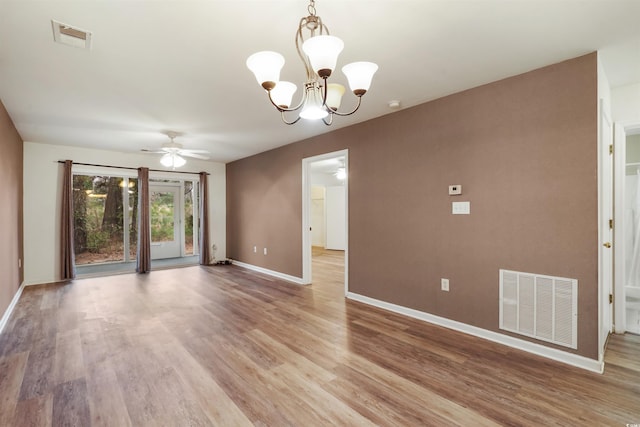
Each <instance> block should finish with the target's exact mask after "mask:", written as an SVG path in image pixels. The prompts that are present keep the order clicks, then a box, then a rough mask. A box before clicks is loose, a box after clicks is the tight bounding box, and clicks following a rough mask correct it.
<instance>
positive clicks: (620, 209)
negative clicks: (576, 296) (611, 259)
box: [615, 124, 640, 334]
mask: <svg viewBox="0 0 640 427" xmlns="http://www.w3.org/2000/svg"><path fill="white" fill-rule="evenodd" d="M616 143H617V146H616V148H617V149H618V150H619V151H620V154H619V157H617V159H616V160H618V161H617V162H616V163H617V171H616V196H617V197H616V223H617V224H620V227H617V228H616V242H618V244H617V248H618V252H617V254H616V258H617V263H616V264H617V267H616V292H615V301H616V309H615V318H616V319H615V326H616V327H615V329H616V332H618V333H624V332H630V333H633V334H640V126H627V127H626V128H625V127H623V126H619V127H618V125H617V124H616Z"/></svg>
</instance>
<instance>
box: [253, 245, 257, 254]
mask: <svg viewBox="0 0 640 427" xmlns="http://www.w3.org/2000/svg"><path fill="white" fill-rule="evenodd" d="M253 253H254V254H257V253H258V247H257V246H254V247H253Z"/></svg>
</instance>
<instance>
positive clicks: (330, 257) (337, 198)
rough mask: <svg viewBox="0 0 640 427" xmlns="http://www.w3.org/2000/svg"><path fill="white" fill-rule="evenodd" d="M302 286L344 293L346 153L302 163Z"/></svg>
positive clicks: (335, 153)
mask: <svg viewBox="0 0 640 427" xmlns="http://www.w3.org/2000/svg"><path fill="white" fill-rule="evenodd" d="M302 169H303V283H305V284H309V283H322V284H323V286H326V288H327V289H326V290H327V291H328V292H332V293H334V294H335V293H337V294H339V295H341V296H345V295H346V293H347V292H348V283H347V266H348V261H347V260H348V150H342V151H338V152H333V153H327V154H323V155H320V156H314V157H310V158H307V159H303V168H302Z"/></svg>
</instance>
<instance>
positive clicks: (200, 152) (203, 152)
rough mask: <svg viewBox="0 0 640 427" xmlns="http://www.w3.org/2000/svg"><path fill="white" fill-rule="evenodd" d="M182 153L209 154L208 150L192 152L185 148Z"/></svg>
mask: <svg viewBox="0 0 640 427" xmlns="http://www.w3.org/2000/svg"><path fill="white" fill-rule="evenodd" d="M181 151H182V152H183V153H196V154H209V152H208V151H207V150H192V149H190V148H183V149H182V150H181Z"/></svg>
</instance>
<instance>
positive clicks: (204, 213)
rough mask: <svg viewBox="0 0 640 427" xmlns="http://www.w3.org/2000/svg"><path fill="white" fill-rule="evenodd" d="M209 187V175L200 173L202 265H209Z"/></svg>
mask: <svg viewBox="0 0 640 427" xmlns="http://www.w3.org/2000/svg"><path fill="white" fill-rule="evenodd" d="M208 194H209V186H208V184H207V173H206V172H200V265H209V258H210V257H211V252H210V248H209V196H208Z"/></svg>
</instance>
